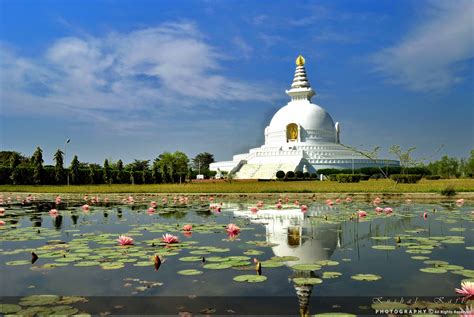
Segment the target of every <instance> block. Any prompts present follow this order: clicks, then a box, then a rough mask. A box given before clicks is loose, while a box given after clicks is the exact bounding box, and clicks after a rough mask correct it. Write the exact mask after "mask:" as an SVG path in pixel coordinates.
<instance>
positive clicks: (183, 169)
mask: <svg viewBox="0 0 474 317" xmlns="http://www.w3.org/2000/svg"><path fill="white" fill-rule="evenodd" d="M173 156H174V165H175V168H174V170H175V172H176V175H177V176H178V178H179V183H180V184H181V182H182V181H183V180H184V177H185V176H186V175H187V174H188V170H189V166H188V165H189V159H188V156H187V155H186V154H184V153H183V152H180V151H176V152H174V153H173Z"/></svg>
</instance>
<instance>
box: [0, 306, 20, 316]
mask: <svg viewBox="0 0 474 317" xmlns="http://www.w3.org/2000/svg"><path fill="white" fill-rule="evenodd" d="M20 310H21V307H20V306H18V305H14V304H0V314H11V313H16V312H17V311H20Z"/></svg>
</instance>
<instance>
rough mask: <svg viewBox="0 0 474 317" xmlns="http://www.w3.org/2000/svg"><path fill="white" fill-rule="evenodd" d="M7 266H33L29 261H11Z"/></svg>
mask: <svg viewBox="0 0 474 317" xmlns="http://www.w3.org/2000/svg"><path fill="white" fill-rule="evenodd" d="M5 264H6V265H11V266H16V265H28V264H31V261H28V260H18V261H9V262H6V263H5Z"/></svg>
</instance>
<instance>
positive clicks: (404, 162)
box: [389, 145, 416, 174]
mask: <svg viewBox="0 0 474 317" xmlns="http://www.w3.org/2000/svg"><path fill="white" fill-rule="evenodd" d="M415 149H416V147H411V148H408V149H407V150H406V151H403V150H402V148H401V147H400V146H399V145H393V146H391V147H390V150H389V152H390V153H392V154H393V155H395V156H396V157H397V158H398V160H399V161H400V167H401V168H402V171H401V173H402V174H405V171H406V169H407V168H408V167H411V166H413V165H415V163H416V161H415V160H414V159H413V158H412V157H411V155H410V153H411V152H412V151H414V150H415Z"/></svg>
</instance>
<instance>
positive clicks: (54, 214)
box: [49, 209, 59, 217]
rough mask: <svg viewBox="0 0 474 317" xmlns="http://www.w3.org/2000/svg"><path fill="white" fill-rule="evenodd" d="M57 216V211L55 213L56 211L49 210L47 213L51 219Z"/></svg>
mask: <svg viewBox="0 0 474 317" xmlns="http://www.w3.org/2000/svg"><path fill="white" fill-rule="evenodd" d="M58 214H59V213H58V211H57V210H56V209H51V210H50V211H49V215H50V216H51V217H57V216H58Z"/></svg>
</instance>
